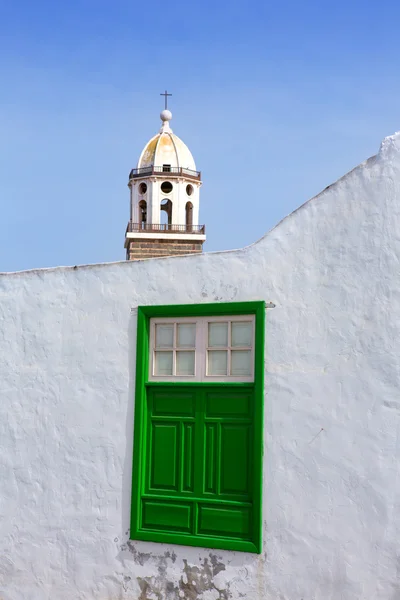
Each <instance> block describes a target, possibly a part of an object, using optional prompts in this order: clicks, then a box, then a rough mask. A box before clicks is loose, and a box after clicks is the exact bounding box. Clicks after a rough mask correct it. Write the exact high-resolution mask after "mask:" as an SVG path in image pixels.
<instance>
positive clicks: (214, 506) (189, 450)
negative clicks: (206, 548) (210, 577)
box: [140, 384, 254, 545]
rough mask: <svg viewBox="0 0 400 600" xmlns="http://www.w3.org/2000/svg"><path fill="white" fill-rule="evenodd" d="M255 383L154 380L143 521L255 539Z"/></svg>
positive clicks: (190, 532)
mask: <svg viewBox="0 0 400 600" xmlns="http://www.w3.org/2000/svg"><path fill="white" fill-rule="evenodd" d="M253 403H254V394H253V390H252V388H251V387H249V388H240V389H237V388H235V386H234V385H232V386H213V387H208V386H204V385H201V384H198V385H192V386H190V387H186V388H182V387H180V386H165V387H164V386H157V387H155V388H152V387H149V388H148V391H147V419H146V421H147V427H146V440H147V441H146V459H145V460H146V468H145V469H143V481H142V485H143V490H144V493H143V495H142V504H141V519H140V529H141V530H142V531H148V532H150V531H162V532H164V534H165V535H167V536H170V535H173V534H174V533H180V534H184V535H187V536H191V537H193V539H195V536H201V537H210V540H209V542H210V545H212V539H211V538H224V539H226V540H228V539H232V540H243V541H248V542H251V539H252V531H251V529H252V487H253V473H252V444H251V440H252V426H253V419H252V415H253Z"/></svg>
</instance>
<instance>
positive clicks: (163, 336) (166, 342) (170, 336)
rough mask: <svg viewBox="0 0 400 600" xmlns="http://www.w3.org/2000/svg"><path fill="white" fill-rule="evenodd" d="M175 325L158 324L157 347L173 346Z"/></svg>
mask: <svg viewBox="0 0 400 600" xmlns="http://www.w3.org/2000/svg"><path fill="white" fill-rule="evenodd" d="M173 345H174V325H173V324H171V325H156V348H172V346H173Z"/></svg>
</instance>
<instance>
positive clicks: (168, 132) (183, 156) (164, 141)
mask: <svg viewBox="0 0 400 600" xmlns="http://www.w3.org/2000/svg"><path fill="white" fill-rule="evenodd" d="M166 113H168V114H166ZM166 117H169V118H168V120H167V118H166ZM170 117H172V115H171V113H170V112H169V111H163V112H162V113H161V118H162V120H163V126H162V127H161V130H160V133H158V134H157V135H155V136H154V137H153V138H151V140H150V141H149V142H148V143H147V144H146V146H145V147H144V150H143V152H142V154H141V155H140V158H139V162H138V166H137V167H138V169H143V168H146V167H150V166H154V167H162V166H163V165H170V166H171V167H180V168H182V169H190V170H192V171H196V164H195V162H194V158H193V156H192V153H191V152H190V150H189V148H188V147H187V146H186V144H184V143H183V142H182V140H181V139H180V138H178V136H177V135H175V134H174V133H173V132H172V129H171V128H170V126H169V122H168V121H169V120H170Z"/></svg>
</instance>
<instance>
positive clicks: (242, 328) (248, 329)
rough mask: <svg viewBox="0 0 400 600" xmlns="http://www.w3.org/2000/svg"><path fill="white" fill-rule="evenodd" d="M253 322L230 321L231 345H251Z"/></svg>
mask: <svg viewBox="0 0 400 600" xmlns="http://www.w3.org/2000/svg"><path fill="white" fill-rule="evenodd" d="M252 334H253V323H251V322H247V323H246V322H245V321H240V322H239V323H232V346H251V343H252Z"/></svg>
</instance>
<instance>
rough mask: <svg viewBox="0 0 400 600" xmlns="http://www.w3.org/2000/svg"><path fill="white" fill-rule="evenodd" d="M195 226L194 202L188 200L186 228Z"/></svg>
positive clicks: (189, 228)
mask: <svg viewBox="0 0 400 600" xmlns="http://www.w3.org/2000/svg"><path fill="white" fill-rule="evenodd" d="M192 226H193V204H192V203H191V202H186V229H187V230H191V229H192Z"/></svg>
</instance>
